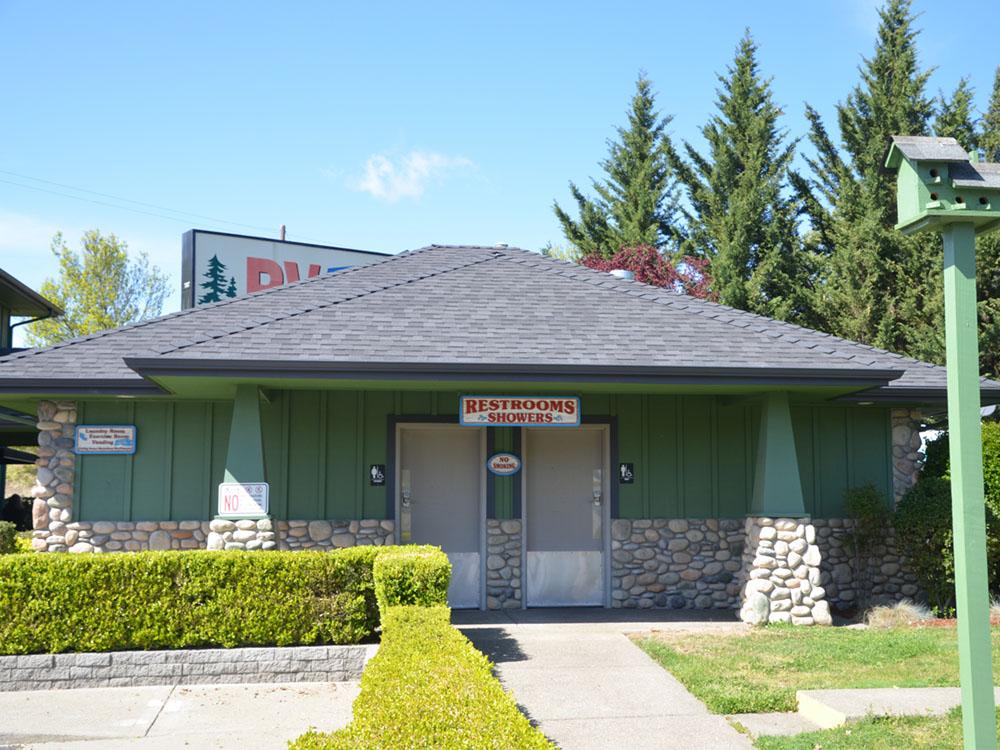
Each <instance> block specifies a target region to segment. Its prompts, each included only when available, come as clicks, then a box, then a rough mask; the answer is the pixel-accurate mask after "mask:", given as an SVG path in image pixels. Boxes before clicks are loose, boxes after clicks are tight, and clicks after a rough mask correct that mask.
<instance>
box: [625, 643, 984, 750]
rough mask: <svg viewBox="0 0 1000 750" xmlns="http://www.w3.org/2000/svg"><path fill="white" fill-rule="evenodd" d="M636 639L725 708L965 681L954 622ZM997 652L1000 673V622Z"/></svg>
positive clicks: (792, 706) (712, 706) (777, 706)
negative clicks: (831, 691)
mask: <svg viewBox="0 0 1000 750" xmlns="http://www.w3.org/2000/svg"><path fill="white" fill-rule="evenodd" d="M634 640H635V641H636V643H637V644H638V645H639V646H640V647H641V648H642V649H643V650H645V651H646V653H648V654H649V655H650V656H652V657H653V658H654V659H655V660H656V661H658V662H659V663H660V664H662V665H663V666H664V667H665V668H666V669H667V670H669V671H670V673H671V674H672V675H674V677H676V678H677V679H678V680H680V681H681V682H682V683H684V686H685V687H686V688H687V689H688V690H690V691H691V692H692V693H694V695H696V696H697V697H698V698H700V699H701V700H702V701H704V702H705V704H706V705H707V706H708V708H709V710H711V711H714V712H715V713H720V714H732V713H758V712H770V711H795V710H797V708H798V707H797V705H796V701H795V691H796V690H808V689H820V688H867V687H941V686H954V685H958V646H957V637H956V634H955V629H954V628H896V629H891V630H848V629H846V628H802V627H793V626H769V627H767V628H763V629H760V630H754V631H751V632H749V633H745V634H744V633H737V634H731V635H715V634H699V633H652V634H647V635H643V636H636V637H635V638H634ZM993 653H994V660H993V674H994V679H997V676H998V674H1000V670H998V666H1000V659H998V658H997V657H998V656H1000V628H994V629H993ZM775 747H785V746H784V745H775ZM787 747H798V745H788V746H787ZM823 747H824V748H826V747H827V746H826V745H824V746H823ZM830 747H841V745H830ZM843 747H861V745H857V746H855V745H843Z"/></svg>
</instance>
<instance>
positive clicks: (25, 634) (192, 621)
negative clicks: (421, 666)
mask: <svg viewBox="0 0 1000 750" xmlns="http://www.w3.org/2000/svg"><path fill="white" fill-rule="evenodd" d="M396 549H398V548H392V547H354V548H350V549H344V550H338V551H336V552H279V551H275V552H260V553H238V552H207V551H190V552H139V553H130V554H107V555H66V554H44V555H3V556H0V654H28V653H39V652H63V651H113V650H128V649H168V648H189V647H220V646H221V647H235V646H264V645H277V646H290V645H307V644H319V643H357V642H358V641H361V640H364V639H366V638H369V637H371V636H372V635H373V634H374V632H375V629H376V626H377V624H378V609H377V600H376V595H375V587H374V579H373V570H372V569H373V565H374V562H375V559H376V558H377V557H378V556H379V555H389V556H392V554H393V553H394V551H395V550H396ZM404 552H405V553H406V554H413V553H412V552H411V551H410V550H409V549H406V550H404ZM439 554H440V553H439ZM442 557H443V555H442ZM445 590H447V583H445Z"/></svg>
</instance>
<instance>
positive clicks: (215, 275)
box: [198, 255, 226, 303]
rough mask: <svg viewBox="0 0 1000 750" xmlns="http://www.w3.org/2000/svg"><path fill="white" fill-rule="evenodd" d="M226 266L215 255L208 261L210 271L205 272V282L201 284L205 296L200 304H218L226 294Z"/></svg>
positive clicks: (200, 300)
mask: <svg viewBox="0 0 1000 750" xmlns="http://www.w3.org/2000/svg"><path fill="white" fill-rule="evenodd" d="M225 270H226V265H225V263H223V262H222V261H221V260H219V256H218V255H213V256H212V257H211V258H209V259H208V270H207V271H205V273H204V276H205V280H204V281H203V282H201V288H202V289H204V290H205V294H203V295H202V296H201V299H199V300H198V302H200V303H206V302H218V301H219V300H221V299H222V295H224V294H225V293H226V276H225V273H224V272H225Z"/></svg>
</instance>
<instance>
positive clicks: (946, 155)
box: [885, 135, 969, 168]
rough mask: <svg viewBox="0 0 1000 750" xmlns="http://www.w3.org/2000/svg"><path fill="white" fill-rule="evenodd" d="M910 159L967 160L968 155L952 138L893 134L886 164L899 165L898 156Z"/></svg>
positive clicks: (890, 165)
mask: <svg viewBox="0 0 1000 750" xmlns="http://www.w3.org/2000/svg"><path fill="white" fill-rule="evenodd" d="M900 156H901V157H903V158H905V159H908V160H910V161H945V162H967V161H969V155H968V153H966V151H965V149H964V148H962V147H961V146H960V145H959V144H958V141H956V140H955V139H954V138H937V137H935V136H927V135H894V136H893V137H892V145H891V146H890V147H889V153H888V155H887V157H886V162H885V163H886V166H887V167H890V168H896V167H898V166H899V157H900Z"/></svg>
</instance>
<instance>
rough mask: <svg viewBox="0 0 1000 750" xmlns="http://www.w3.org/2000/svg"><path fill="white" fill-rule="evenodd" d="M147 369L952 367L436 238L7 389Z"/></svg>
mask: <svg viewBox="0 0 1000 750" xmlns="http://www.w3.org/2000/svg"><path fill="white" fill-rule="evenodd" d="M137 371H140V372H144V373H148V374H157V373H159V374H163V373H165V372H170V373H175V374H196V373H198V372H201V373H204V374H207V373H209V372H215V373H218V372H220V371H224V372H227V373H232V374H238V373H244V374H247V373H256V374H259V373H263V372H267V373H269V376H270V377H278V376H279V375H280V374H282V373H289V372H296V373H298V374H300V375H301V374H302V373H311V374H312V376H314V377H323V376H324V374H326V375H327V376H330V374H331V373H334V372H335V373H338V375H339V376H340V377H344V373H345V372H355V373H357V375H356V377H357V378H358V379H365V378H366V377H388V375H387V373H394V374H396V375H397V376H398V379H400V380H404V379H407V377H420V376H421V374H423V377H432V376H433V375H434V374H436V373H442V372H449V373H465V372H468V373H473V372H478V373H487V374H492V375H493V376H494V379H496V380H509V379H512V377H511V376H512V375H516V374H519V373H520V374H525V373H533V374H534V375H536V376H537V375H551V376H552V377H553V378H561V379H563V380H573V379H574V377H576V376H581V375H584V374H586V375H588V376H594V377H597V376H601V375H602V373H603V376H604V377H607V378H608V379H611V380H617V381H620V382H623V381H622V380H621V379H622V378H625V377H637V378H638V377H642V378H648V379H649V380H648V381H644V382H689V383H699V382H710V381H711V380H712V378H728V379H729V380H730V381H735V380H740V379H742V380H743V381H744V382H749V381H751V380H754V379H756V382H761V383H765V382H772V383H773V382H792V381H796V379H798V380H797V382H804V381H816V380H821V379H825V380H826V381H828V382H844V383H848V382H856V383H857V384H858V385H859V386H865V387H868V386H870V387H871V388H872V390H870V391H866V394H871V395H872V396H873V397H877V398H893V399H896V400H899V401H907V400H909V399H912V400H913V401H914V402H916V401H922V400H934V399H941V398H943V395H944V393H945V385H946V379H945V371H944V368H942V367H938V366H935V365H930V364H927V363H924V362H919V361H917V360H915V359H910V358H908V357H903V356H900V355H896V354H891V353H889V352H886V351H883V350H880V349H876V348H873V347H869V346H865V345H861V344H856V343H852V342H849V341H845V340H843V339H839V338H836V337H834V336H830V335H828V334H824V333H819V332H817V331H812V330H809V329H806V328H801V327H799V326H795V325H791V324H787V323H780V322H777V321H774V320H771V319H768V318H764V317H761V316H759V315H753V314H751V313H747V312H743V311H740V310H735V309H732V308H729V307H725V306H723V305H719V304H715V303H712V302H706V301H704V300H698V299H694V298H691V297H688V296H685V295H681V294H677V293H675V292H673V291H672V290H669V289H662V288H658V287H653V286H648V285H646V284H641V283H638V282H635V281H626V280H622V279H617V278H614V277H612V276H610V275H609V274H606V273H602V272H599V271H595V270H592V269H589V268H585V267H583V266H579V265H575V264H572V263H567V262H565V261H559V260H554V259H551V258H547V257H544V256H542V255H539V254H537V253H533V252H529V251H525V250H519V249H515V248H505V247H499V248H494V247H475V246H431V247H428V248H423V249H421V250H414V251H410V252H407V253H403V254H401V255H398V256H393V257H390V258H387V259H385V260H381V261H378V262H376V263H374V264H372V265H368V266H362V267H358V268H353V269H348V270H345V271H339V272H337V273H333V274H329V275H325V276H319V277H316V278H313V279H307V280H304V281H300V282H298V283H295V284H290V285H287V286H284V287H278V288H274V289H269V290H266V291H263V292H258V293H256V294H252V295H247V296H244V297H238V298H236V299H233V300H226V301H223V302H219V303H216V304H212V305H205V306H201V307H197V308H194V309H191V310H185V311H183V312H179V313H174V314H172V315H167V316H164V317H162V318H158V319H155V320H151V321H146V322H143V323H139V324H135V325H132V326H128V327H125V328H121V329H117V330H113V331H107V332H103V333H98V334H95V335H92V336H88V337H84V338H81V339H77V340H75V341H71V342H66V343H64V344H60V345H57V346H54V347H50V348H48V349H42V350H27V351H23V352H18V353H15V354H12V355H9V356H7V357H3V358H0V392H4V391H6V392H28V391H34V392H41V391H43V390H47V391H48V392H57V390H58V389H62V390H63V391H65V392H72V391H73V390H76V391H78V392H79V391H85V390H88V389H94V388H98V387H106V388H109V389H120V390H129V389H135V390H143V389H149V388H150V387H151V384H150V383H148V382H147V381H145V380H143V379H142V378H141V376H140V375H139V374H138V372H137ZM46 374H48V376H50V377H52V378H53V381H51V382H48V383H47V382H46V381H45V380H44V378H45V377H46ZM889 381H892V382H891V383H890V382H889ZM983 388H984V394H985V395H987V396H989V397H990V398H995V399H996V400H1000V383H994V382H992V381H984V383H983ZM67 389H69V390H67Z"/></svg>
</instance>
